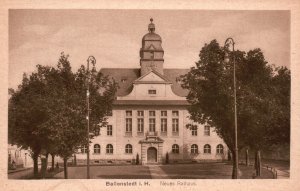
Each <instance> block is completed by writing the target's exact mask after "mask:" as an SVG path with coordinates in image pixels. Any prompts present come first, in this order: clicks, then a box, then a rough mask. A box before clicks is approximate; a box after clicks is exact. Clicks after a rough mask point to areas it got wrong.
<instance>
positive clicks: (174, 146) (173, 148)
mask: <svg viewBox="0 0 300 191" xmlns="http://www.w3.org/2000/svg"><path fill="white" fill-rule="evenodd" d="M172 153H176V154H178V153H179V146H178V145H177V144H174V145H173V146H172Z"/></svg>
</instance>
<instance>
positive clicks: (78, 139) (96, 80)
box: [9, 53, 117, 178]
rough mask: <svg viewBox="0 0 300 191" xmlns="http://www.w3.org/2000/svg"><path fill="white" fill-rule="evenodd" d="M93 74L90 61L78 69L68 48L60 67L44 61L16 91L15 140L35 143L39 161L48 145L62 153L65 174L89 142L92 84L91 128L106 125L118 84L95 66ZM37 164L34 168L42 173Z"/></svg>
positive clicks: (11, 130)
mask: <svg viewBox="0 0 300 191" xmlns="http://www.w3.org/2000/svg"><path fill="white" fill-rule="evenodd" d="M88 74H89V73H88V72H87V71H86V70H85V68H84V66H81V68H80V69H79V70H78V72H77V73H73V72H72V70H71V65H70V62H69V61H68V55H65V54H64V53H62V54H61V57H60V59H59V61H58V65H57V68H54V67H47V66H41V65H38V66H37V72H34V73H32V74H31V76H30V78H27V76H26V75H24V78H23V82H22V85H20V86H19V88H18V90H17V91H14V90H10V93H11V98H10V100H9V140H10V141H11V143H13V144H17V145H21V146H23V147H26V148H30V149H31V150H32V151H33V156H34V157H33V158H34V160H35V159H36V161H37V156H38V155H39V154H40V152H41V150H42V149H44V150H46V153H52V154H53V153H55V154H58V155H59V156H61V157H62V158H63V159H64V169H65V178H67V160H68V158H69V157H71V156H72V154H73V153H75V152H76V151H77V149H78V148H79V147H81V146H82V145H87V144H88V143H87V132H86V113H87V111H86V102H85V100H86V89H87V85H88V84H89V85H90V90H91V91H90V92H91V101H90V105H91V111H90V113H91V114H90V121H91V127H92V128H90V130H91V131H93V130H94V128H96V127H97V126H101V125H103V124H105V116H106V115H107V114H108V112H110V111H111V107H112V102H113V100H114V94H115V92H116V88H117V86H116V83H115V82H114V81H110V80H109V78H108V77H106V76H103V75H102V74H101V73H99V72H97V71H96V69H95V68H93V69H92V72H91V74H90V75H88ZM87 76H90V83H87ZM20 132H21V133H20ZM36 164H37V163H36ZM35 166H36V167H35V168H34V169H35V170H34V172H37V170H36V169H37V165H35Z"/></svg>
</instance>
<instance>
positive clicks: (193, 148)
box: [191, 144, 198, 154]
mask: <svg viewBox="0 0 300 191" xmlns="http://www.w3.org/2000/svg"><path fill="white" fill-rule="evenodd" d="M191 153H192V154H198V145H196V144H193V145H192V146H191Z"/></svg>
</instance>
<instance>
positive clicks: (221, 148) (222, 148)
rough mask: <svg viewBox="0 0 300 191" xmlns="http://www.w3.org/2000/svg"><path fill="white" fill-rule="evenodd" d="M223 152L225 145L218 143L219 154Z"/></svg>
mask: <svg viewBox="0 0 300 191" xmlns="http://www.w3.org/2000/svg"><path fill="white" fill-rule="evenodd" d="M223 153H224V147H223V145H221V144H219V145H217V154H223Z"/></svg>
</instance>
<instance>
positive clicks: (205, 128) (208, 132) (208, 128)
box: [204, 125, 210, 136]
mask: <svg viewBox="0 0 300 191" xmlns="http://www.w3.org/2000/svg"><path fill="white" fill-rule="evenodd" d="M204 135H206V136H210V126H208V125H205V126H204Z"/></svg>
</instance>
